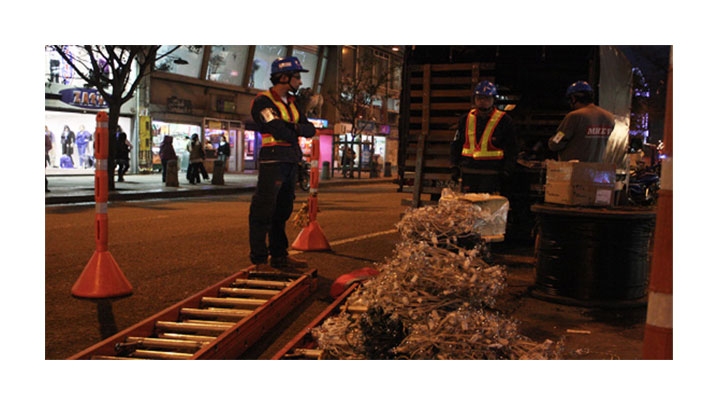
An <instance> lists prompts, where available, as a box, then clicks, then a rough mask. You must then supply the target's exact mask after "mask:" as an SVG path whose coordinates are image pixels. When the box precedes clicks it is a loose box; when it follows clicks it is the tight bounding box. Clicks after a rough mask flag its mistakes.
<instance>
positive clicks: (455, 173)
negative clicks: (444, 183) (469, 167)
mask: <svg viewBox="0 0 720 405" xmlns="http://www.w3.org/2000/svg"><path fill="white" fill-rule="evenodd" d="M450 178H451V179H452V181H454V182H456V183H457V181H458V180H460V168H459V167H457V166H453V167H451V168H450Z"/></svg>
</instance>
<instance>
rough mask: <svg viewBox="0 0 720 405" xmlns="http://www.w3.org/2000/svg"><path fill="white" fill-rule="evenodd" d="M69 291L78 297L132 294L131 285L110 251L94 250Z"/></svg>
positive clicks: (109, 296)
mask: <svg viewBox="0 0 720 405" xmlns="http://www.w3.org/2000/svg"><path fill="white" fill-rule="evenodd" d="M71 292H72V295H74V296H76V297H79V298H112V297H121V296H125V295H130V294H132V286H131V285H130V282H129V281H128V279H127V278H125V275H124V274H123V272H122V270H120V267H119V266H118V264H117V262H116V261H115V259H114V258H113V257H112V255H111V254H110V252H108V251H105V252H98V251H96V252H95V253H94V254H93V256H92V257H91V258H90V261H89V262H88V264H87V265H86V266H85V270H83V272H82V274H81V275H80V277H79V278H78V279H77V281H75V284H74V285H73V287H72V290H71Z"/></svg>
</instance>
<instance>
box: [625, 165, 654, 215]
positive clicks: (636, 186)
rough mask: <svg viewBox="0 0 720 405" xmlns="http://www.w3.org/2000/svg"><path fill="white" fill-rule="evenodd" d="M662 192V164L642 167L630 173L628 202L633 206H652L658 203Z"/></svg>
mask: <svg viewBox="0 0 720 405" xmlns="http://www.w3.org/2000/svg"><path fill="white" fill-rule="evenodd" d="M658 191H660V163H658V164H655V165H652V166H644V165H641V166H639V167H638V168H637V169H635V170H633V171H632V172H631V173H630V179H629V181H628V200H629V202H630V204H631V205H643V206H650V205H654V204H655V203H656V202H657V198H658Z"/></svg>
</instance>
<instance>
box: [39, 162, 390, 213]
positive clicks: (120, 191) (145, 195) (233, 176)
mask: <svg viewBox="0 0 720 405" xmlns="http://www.w3.org/2000/svg"><path fill="white" fill-rule="evenodd" d="M45 173H46V178H47V180H48V188H49V189H50V192H46V193H45V205H56V204H73V203H88V202H95V171H94V170H92V169H85V170H83V169H73V170H68V169H53V168H48V169H46V171H45ZM178 175H179V177H180V181H179V184H180V185H179V187H167V186H165V184H163V182H162V176H161V174H160V173H149V174H126V175H125V181H124V182H122V183H118V182H115V190H114V191H110V192H109V196H108V200H109V201H131V200H146V199H155V198H187V197H199V196H204V195H226V194H239V193H242V192H249V191H253V190H254V189H255V185H256V183H257V172H254V173H242V174H240V173H225V174H224V176H223V179H224V183H225V184H224V185H214V184H212V183H211V180H212V173H210V180H204V181H203V182H202V183H200V184H198V185H191V184H188V182H187V181H186V180H185V178H184V176H185V174H184V173H182V172H181V173H178ZM363 175H367V174H366V173H363ZM393 180H394V177H378V178H373V179H371V178H367V177H363V178H361V179H344V178H342V177H339V178H338V177H335V178H331V179H328V180H322V179H321V180H320V185H319V187H320V188H321V189H322V188H323V187H332V186H342V185H352V184H362V183H385V182H392V181H393Z"/></svg>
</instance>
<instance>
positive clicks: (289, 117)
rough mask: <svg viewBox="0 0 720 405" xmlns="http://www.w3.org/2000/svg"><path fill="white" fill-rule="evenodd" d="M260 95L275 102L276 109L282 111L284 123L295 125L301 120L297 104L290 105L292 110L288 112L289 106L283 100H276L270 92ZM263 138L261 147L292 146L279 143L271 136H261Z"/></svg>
mask: <svg viewBox="0 0 720 405" xmlns="http://www.w3.org/2000/svg"><path fill="white" fill-rule="evenodd" d="M260 94H261V95H263V96H265V97H267V98H269V99H270V100H271V101H272V102H273V104H275V107H277V109H278V110H279V111H280V118H282V120H283V121H285V122H293V123H295V122H298V121H299V120H300V113H299V112H298V109H297V107H296V106H295V103H290V106H289V107H290V110H289V111H288V106H287V105H285V103H283V101H282V100H276V99H275V97H273V94H272V92H271V91H270V90H265V91H263V92H261V93H260ZM261 138H262V142H261V144H260V147H265V146H290V143H288V142H285V141H278V140H276V139H275V138H274V137H273V136H272V135H271V134H261Z"/></svg>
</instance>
